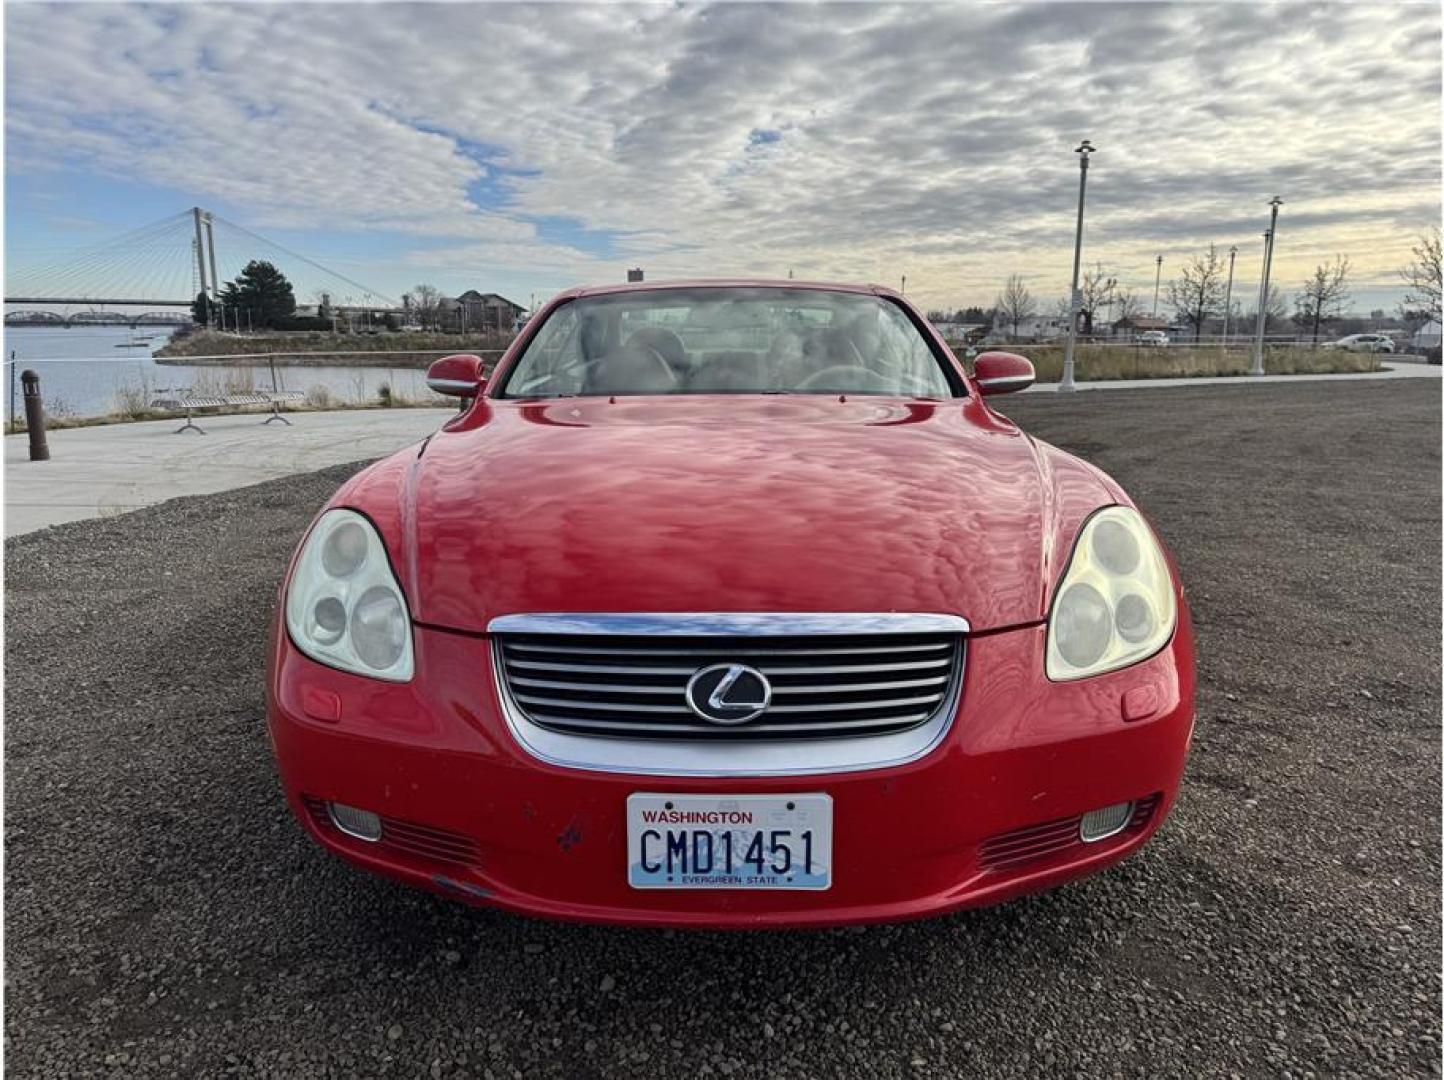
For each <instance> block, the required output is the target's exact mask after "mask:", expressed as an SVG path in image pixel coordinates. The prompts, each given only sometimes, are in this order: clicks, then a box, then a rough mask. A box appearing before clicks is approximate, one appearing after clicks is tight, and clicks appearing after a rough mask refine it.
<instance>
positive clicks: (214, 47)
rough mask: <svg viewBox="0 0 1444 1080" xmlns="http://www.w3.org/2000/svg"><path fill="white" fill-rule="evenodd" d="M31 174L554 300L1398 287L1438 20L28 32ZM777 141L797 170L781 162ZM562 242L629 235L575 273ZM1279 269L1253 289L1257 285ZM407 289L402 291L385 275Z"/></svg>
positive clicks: (18, 137) (1416, 213)
mask: <svg viewBox="0 0 1444 1080" xmlns="http://www.w3.org/2000/svg"><path fill="white" fill-rule="evenodd" d="M6 19H7V46H6V48H7V60H8V64H7V71H6V81H7V92H8V105H9V108H8V110H7V118H6V123H7V135H8V138H9V143H10V161H9V165H8V167H9V168H10V169H11V171H12V172H14V171H34V170H40V169H44V168H50V167H57V166H65V167H78V168H83V169H88V170H92V171H97V172H100V173H103V174H108V175H113V176H116V177H127V178H130V177H137V178H140V179H142V180H145V181H148V182H151V183H154V184H159V185H164V186H166V187H170V188H174V189H177V190H181V191H186V192H193V193H194V194H195V197H196V198H197V199H198V200H200V201H205V200H207V199H215V200H224V201H225V202H226V203H228V204H230V205H232V206H235V207H238V208H241V209H242V210H244V211H245V212H246V213H247V214H248V215H249V219H248V224H252V225H255V226H258V227H260V228H262V229H264V228H265V227H267V226H270V227H276V226H287V227H316V226H317V225H318V223H320V224H323V225H324V227H325V228H329V229H336V230H349V229H360V230H385V231H390V232H395V233H398V234H401V235H403V236H410V237H414V238H416V241H417V242H416V245H415V250H414V251H413V252H412V253H411V254H410V255H409V256H407V257H406V258H405V260H404V263H405V266H404V269H403V268H395V267H388V268H384V270H385V272H386V274H387V275H388V276H392V275H396V274H401V273H412V271H413V270H415V271H418V272H424V271H425V270H426V269H439V268H448V267H449V268H456V269H457V270H458V271H459V270H462V269H474V270H476V271H477V272H478V273H480V272H482V271H485V272H487V273H497V274H501V275H507V274H510V275H513V276H514V277H515V276H526V277H528V278H529V279H530V280H538V279H540V280H544V281H547V282H551V283H554V284H555V285H556V286H558V287H560V286H562V285H564V284H568V283H571V282H574V281H584V280H615V279H617V278H619V277H620V276H621V271H622V269H623V268H624V267H625V266H627V265H632V264H634V263H639V262H640V263H642V264H644V265H645V266H646V267H647V268H648V272H649V276H652V277H655V276H659V275H662V274H666V275H686V276H707V275H714V274H724V273H729V274H730V273H761V274H769V275H774V276H783V275H785V274H786V272H787V270H788V269H789V268H792V269H795V270H796V271H797V272H798V275H799V276H817V277H829V278H842V279H850V280H855V279H871V280H885V281H888V282H890V283H892V282H896V281H897V280H898V278H899V277H900V276H901V275H902V274H906V275H907V276H908V281H909V292H911V293H917V294H919V295H920V296H921V297H922V298H923V299H924V300H925V301H927V302H929V303H948V304H954V303H961V302H975V301H976V302H987V301H988V300H989V299H991V297H992V295H993V293H994V292H995V291H996V289H997V287H998V285H999V283H1000V282H1001V281H1002V279H1003V278H1004V277H1006V275H1007V274H1008V273H1010V272H1012V271H1015V270H1016V271H1021V272H1023V273H1024V274H1025V275H1027V276H1028V277H1029V278H1030V279H1031V280H1032V282H1033V284H1034V286H1035V288H1037V289H1039V290H1040V291H1042V292H1044V293H1047V294H1061V293H1062V292H1063V291H1064V289H1065V286H1066V275H1067V272H1068V268H1069V266H1070V263H1071V243H1072V229H1073V212H1074V207H1075V199H1076V184H1077V169H1076V166H1075V164H1074V158H1073V155H1072V154H1071V152H1070V151H1071V149H1072V147H1073V146H1074V145H1075V144H1076V142H1077V139H1078V138H1079V137H1082V136H1087V137H1089V138H1090V139H1092V140H1093V141H1094V143H1096V144H1097V145H1098V146H1099V148H1100V151H1099V154H1098V156H1097V157H1096V158H1095V159H1094V168H1093V170H1092V171H1091V172H1090V178H1089V179H1090V186H1089V216H1088V222H1089V226H1088V237H1087V249H1086V251H1085V257H1086V258H1087V259H1088V260H1089V261H1090V262H1091V261H1093V260H1095V259H1101V260H1103V261H1104V262H1105V263H1107V264H1109V265H1110V266H1111V267H1113V268H1114V271H1115V272H1116V273H1119V275H1120V276H1121V277H1122V278H1123V279H1124V280H1125V281H1130V282H1132V283H1134V284H1137V285H1140V286H1141V285H1143V284H1144V283H1145V282H1146V283H1147V284H1148V285H1149V286H1150V287H1151V284H1152V269H1153V257H1154V255H1155V254H1156V253H1159V252H1162V253H1163V254H1164V256H1165V260H1166V262H1165V272H1167V268H1168V266H1169V265H1170V264H1173V265H1176V264H1177V262H1178V261H1181V259H1182V258H1184V257H1186V255H1187V254H1189V253H1191V252H1193V251H1197V250H1199V249H1201V248H1202V247H1204V246H1206V245H1207V244H1208V243H1210V242H1213V243H1217V244H1219V245H1220V247H1222V248H1226V247H1227V246H1228V245H1229V244H1231V243H1237V244H1238V245H1239V246H1240V257H1239V273H1240V275H1241V276H1242V275H1244V274H1247V273H1252V272H1255V269H1256V263H1257V256H1258V248H1259V247H1260V242H1259V233H1260V232H1261V231H1262V229H1263V227H1264V225H1265V224H1266V207H1265V203H1266V201H1267V199H1268V197H1269V196H1271V195H1273V194H1275V193H1279V194H1282V195H1283V196H1284V197H1285V198H1286V199H1287V200H1288V202H1287V204H1286V206H1285V212H1284V218H1283V220H1282V222H1281V227H1280V248H1279V252H1278V256H1277V258H1276V271H1277V275H1278V278H1279V280H1282V281H1284V282H1285V283H1286V287H1287V283H1288V282H1290V281H1292V279H1293V278H1295V277H1298V278H1301V277H1302V276H1303V275H1304V274H1305V273H1306V272H1307V269H1308V267H1309V266H1310V265H1312V261H1317V259H1318V258H1320V257H1324V256H1326V255H1332V253H1333V252H1335V251H1343V252H1345V253H1347V254H1349V255H1350V257H1351V258H1352V259H1353V260H1354V263H1355V265H1356V266H1357V267H1358V268H1359V271H1360V274H1361V276H1362V277H1364V278H1373V279H1377V280H1378V281H1381V282H1382V281H1383V280H1384V279H1385V277H1386V276H1387V271H1386V268H1387V267H1391V266H1394V265H1397V264H1398V263H1399V262H1400V261H1401V260H1402V256H1403V255H1404V254H1405V253H1406V252H1407V249H1408V246H1409V244H1410V241H1411V236H1412V234H1413V233H1414V232H1416V231H1417V230H1418V229H1419V228H1420V227H1422V226H1424V225H1426V224H1428V223H1430V222H1431V221H1434V220H1437V219H1438V216H1439V183H1440V133H1439V105H1440V91H1439V79H1440V45H1439V31H1440V16H1439V11H1438V9H1437V7H1436V6H1433V5H1422V4H1421V5H1401V4H1389V5H1379V6H1372V5H1350V6H1343V5H1320V4H1304V5H1278V6H1272V5H1271V6H1264V5H1242V4H1217V5H1202V4H1199V5H1185V4H1176V5H1151V4H1126V5H1103V4H1081V5H1064V4H1048V5H1045V4H1027V5H1022V6H1013V7H1008V6H988V7H970V6H959V5H952V4H949V5H931V4H909V5H901V6H887V7H882V6H873V5H862V4H856V5H841V4H835V5H821V6H818V5H801V4H796V5H792V4H789V5H772V6H754V5H743V4H724V5H718V6H692V5H685V6H647V7H636V8H633V7H620V6H611V5H591V6H579V7H573V6H564V5H533V6H513V5H500V4H477V5H435V6H422V5H399V4H396V5H384V6H348V5H329V6H310V5H286V6H278V7H272V6H260V5H219V4H206V5H194V6H182V7H171V6H138V5H94V6H91V5H68V4H67V5H38V4H29V5H11V6H10V7H9V8H8V9H7V13H6ZM758 132H769V133H776V135H777V137H776V138H772V136H767V138H770V139H772V141H759V140H758V139H756V138H754V134H755V133H758ZM553 219H565V220H567V221H571V222H575V223H577V224H578V225H580V226H581V227H583V228H585V229H586V230H591V231H593V232H596V233H600V234H604V235H606V236H609V237H614V240H613V242H612V249H611V250H610V251H606V253H605V255H599V254H596V253H595V252H594V251H591V250H586V249H587V248H590V247H592V245H590V244H587V243H585V242H583V241H577V242H573V243H566V242H563V243H558V242H554V241H552V240H548V239H545V238H544V236H548V235H555V233H554V232H551V231H548V230H547V229H546V228H544V227H543V226H544V225H545V223H547V222H549V221H552V220H553ZM1250 261H1252V262H1253V263H1254V264H1255V269H1250V267H1249V263H1250ZM382 269H383V268H378V272H380V271H381V270H382Z"/></svg>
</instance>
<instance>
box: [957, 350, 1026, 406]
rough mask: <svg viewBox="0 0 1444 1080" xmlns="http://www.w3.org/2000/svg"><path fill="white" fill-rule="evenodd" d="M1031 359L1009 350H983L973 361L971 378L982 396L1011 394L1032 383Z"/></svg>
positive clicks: (1024, 388)
mask: <svg viewBox="0 0 1444 1080" xmlns="http://www.w3.org/2000/svg"><path fill="white" fill-rule="evenodd" d="M1035 377H1036V376H1035V375H1034V373H1033V361H1031V360H1029V359H1028V358H1027V357H1026V356H1019V355H1018V354H1017V353H1010V352H985V353H983V354H982V355H980V356H979V357H978V358H977V359H976V360H974V361H973V378H975V379H976V380H977V381H978V389H979V390H981V391H982V392H983V395H984V396H990V395H992V394H1011V393H1012V392H1013V391H1014V390H1026V389H1028V387H1030V386H1032V385H1033V379H1034V378H1035Z"/></svg>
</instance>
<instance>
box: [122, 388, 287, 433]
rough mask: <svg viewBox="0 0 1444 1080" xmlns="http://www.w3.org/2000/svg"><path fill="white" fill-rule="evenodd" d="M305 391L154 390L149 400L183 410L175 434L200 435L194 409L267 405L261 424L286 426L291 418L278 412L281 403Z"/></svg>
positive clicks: (158, 406)
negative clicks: (180, 423)
mask: <svg viewBox="0 0 1444 1080" xmlns="http://www.w3.org/2000/svg"><path fill="white" fill-rule="evenodd" d="M305 396H306V395H305V394H303V393H301V392H300V391H299V390H252V391H251V392H249V393H244V394H198V393H193V392H192V391H190V390H157V391H156V396H155V397H154V398H152V399H151V402H150V407H151V408H152V409H183V410H184V411H185V414H186V422H185V423H184V424H182V425H181V426H180V427H178V428H176V434H177V435H179V434H180V433H181V432H183V431H195V432H199V433H200V434H202V435H204V434H205V433H206V432H205V429H204V428H202V427H201V426H200V425H199V424H197V423H196V422H195V411H196V410H197V409H224V408H230V407H232V406H237V405H269V406H270V407H271V415H270V416H268V417H266V419H264V420H262V421H261V423H262V424H272V423H275V422H276V421H277V420H279V421H280V422H281V423H283V424H285V425H286V426H287V427H290V426H291V421H289V420H287V419H286V418H285V417H284V416H282V415H281V406H282V405H283V404H287V403H289V402H295V401H301V400H303V399H304V398H305Z"/></svg>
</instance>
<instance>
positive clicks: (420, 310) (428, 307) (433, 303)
mask: <svg viewBox="0 0 1444 1080" xmlns="http://www.w3.org/2000/svg"><path fill="white" fill-rule="evenodd" d="M411 301H412V304H413V306H414V308H415V311H416V321H417V322H419V323H421V325H422V326H424V327H426V328H427V329H429V330H434V329H435V328H436V324H437V322H438V316H439V315H440V313H441V290H440V289H438V288H437V287H436V286H435V285H414V286H412V288H411Z"/></svg>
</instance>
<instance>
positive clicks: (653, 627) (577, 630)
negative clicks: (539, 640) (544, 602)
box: [486, 611, 968, 637]
mask: <svg viewBox="0 0 1444 1080" xmlns="http://www.w3.org/2000/svg"><path fill="white" fill-rule="evenodd" d="M486 632H487V633H488V634H602V635H606V636H609V637H653V636H662V635H671V636H673V637H679V636H680V637H702V636H718V635H720V636H723V637H732V636H736V637H746V636H748V635H758V636H761V635H766V636H768V637H808V636H812V635H823V634H831V635H838V636H841V635H847V634H966V633H967V632H968V620H967V619H964V618H962V617H961V616H958V615H933V614H902V613H899V612H893V611H881V612H870V613H858V612H844V611H839V612H791V611H788V612H776V611H764V612H749V611H714V612H693V611H663V612H651V613H646V614H638V613H635V612H631V613H627V614H607V613H602V612H581V613H571V612H568V613H561V612H556V613H551V612H546V613H541V614H536V615H498V616H497V617H496V618H494V619H492V620H491V621H490V622H489V623H487V625H486Z"/></svg>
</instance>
